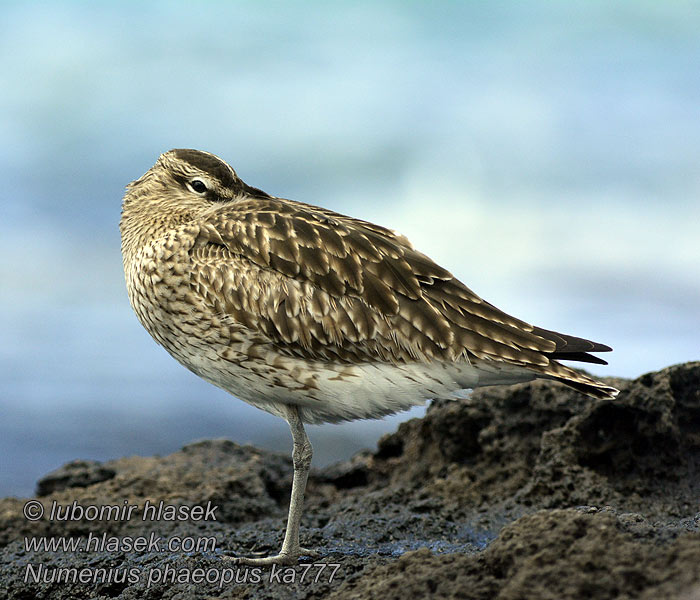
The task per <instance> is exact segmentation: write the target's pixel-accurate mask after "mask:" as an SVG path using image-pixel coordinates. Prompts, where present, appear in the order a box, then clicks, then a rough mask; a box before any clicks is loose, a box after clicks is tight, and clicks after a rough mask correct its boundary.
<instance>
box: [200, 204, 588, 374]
mask: <svg viewBox="0 0 700 600" xmlns="http://www.w3.org/2000/svg"><path fill="white" fill-rule="evenodd" d="M191 259H192V269H191V281H192V286H193V288H194V290H195V291H196V292H197V293H199V294H200V295H201V296H203V298H204V300H205V301H206V302H208V303H210V305H212V306H213V307H214V308H215V309H216V310H217V312H219V313H220V314H222V315H227V316H228V317H229V318H231V319H233V320H235V321H236V322H239V323H242V324H244V325H245V326H246V327H248V328H249V329H251V330H253V331H255V332H257V333H259V334H261V335H263V336H266V337H267V338H268V339H269V340H271V342H272V343H274V344H275V345H276V347H278V348H279V349H280V351H282V352H285V353H289V354H294V355H298V356H302V357H304V358H309V359H316V358H317V359H326V360H328V359H331V360H343V361H346V360H347V361H352V362H362V361H368V360H369V361H377V360H382V361H388V362H405V361H409V360H433V359H437V360H441V359H443V360H455V359H459V358H465V357H466V358H473V357H476V358H480V359H496V360H505V361H507V362H510V363H513V364H520V365H525V366H527V365H546V364H547V363H548V362H549V358H548V357H547V356H546V355H547V354H548V353H553V352H555V351H556V350H557V340H556V339H554V338H552V336H546V335H542V333H541V332H545V333H553V332H546V330H539V329H535V328H533V326H531V325H529V324H527V323H525V322H523V321H520V320H519V319H515V318H513V317H511V316H509V315H507V314H506V313H504V312H502V311H500V310H499V309H497V308H496V307H494V306H493V305H491V304H489V303H487V302H485V301H483V300H482V299H481V298H479V297H478V296H477V295H476V294H474V293H473V292H472V291H471V290H469V289H468V288H467V287H466V286H465V285H463V284H462V283H461V282H460V281H458V280H457V279H455V278H454V277H453V276H452V274H451V273H449V272H448V271H446V270H445V269H443V268H442V267H440V266H439V265H437V264H435V263H434V262H433V261H432V260H430V259H429V258H428V257H427V256H425V255H424V254H421V253H420V252H417V251H416V250H414V249H413V247H412V246H411V244H410V243H409V242H408V240H407V239H406V238H404V237H403V236H401V235H399V234H397V233H395V232H392V231H390V230H388V229H384V228H383V227H380V226H378V225H374V224H372V223H368V222H365V221H360V220H357V219H352V218H350V217H346V216H343V215H339V214H337V213H334V212H332V211H329V210H325V209H321V208H317V207H313V206H310V205H306V204H301V203H296V202H292V201H288V200H284V201H282V200H280V199H276V198H255V199H246V200H239V201H236V202H231V203H228V204H225V205H221V206H218V207H217V208H216V209H215V210H213V211H212V212H211V214H210V215H209V216H207V217H206V218H205V219H203V220H202V221H201V222H200V223H199V232H198V235H197V238H196V241H195V244H194V246H193V247H192V249H191ZM569 339H574V338H569ZM581 350H583V348H581Z"/></svg>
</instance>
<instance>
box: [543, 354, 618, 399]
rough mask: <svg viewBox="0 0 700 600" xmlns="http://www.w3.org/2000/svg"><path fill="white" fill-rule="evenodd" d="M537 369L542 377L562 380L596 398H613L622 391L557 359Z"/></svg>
mask: <svg viewBox="0 0 700 600" xmlns="http://www.w3.org/2000/svg"><path fill="white" fill-rule="evenodd" d="M537 370H538V371H539V372H540V373H541V375H540V377H543V378H546V379H554V380H555V381H561V383H563V384H565V385H568V386H569V387H571V388H574V389H575V390H578V391H579V392H583V393H584V394H587V395H589V396H593V397H594V398H601V399H612V398H615V397H616V396H617V395H618V394H619V392H620V390H618V389H616V388H614V387H612V386H609V385H606V384H604V383H603V382H602V381H597V380H595V379H593V378H592V377H589V376H588V375H585V374H583V373H581V372H580V371H576V370H574V369H571V368H570V367H567V366H565V365H562V364H561V363H558V362H557V361H555V360H550V361H549V364H548V365H546V366H542V367H540V368H539V369H537Z"/></svg>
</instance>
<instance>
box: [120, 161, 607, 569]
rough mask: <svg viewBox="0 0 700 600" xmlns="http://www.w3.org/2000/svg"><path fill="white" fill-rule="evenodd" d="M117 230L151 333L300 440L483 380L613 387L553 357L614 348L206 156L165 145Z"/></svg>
mask: <svg viewBox="0 0 700 600" xmlns="http://www.w3.org/2000/svg"><path fill="white" fill-rule="evenodd" d="M121 232H122V251H123V255H124V268H125V273H126V280H127V288H128V291H129V297H130V300H131V303H132V306H133V307H134V310H135V312H136V314H137V315H138V317H139V319H140V321H141V322H142V324H143V325H144V327H146V329H147V330H148V331H149V332H150V333H151V335H153V337H154V338H155V339H156V340H157V341H158V342H159V343H160V344H162V345H163V346H164V347H165V348H166V349H167V350H168V351H169V352H170V353H171V354H173V356H174V357H175V358H176V359H177V360H179V361H180V362H181V363H182V364H184V365H185V366H187V367H188V368H189V369H191V370H192V371H194V372H195V373H197V374H199V375H201V376H202V377H204V378H205V379H207V380H208V381H210V382H212V383H214V384H215V385H218V386H220V387H223V388H224V389H226V390H228V391H230V392H232V393H233V394H234V395H236V396H238V397H239V398H241V399H243V400H246V401H247V402H250V403H252V404H254V405H255V406H258V407H260V408H263V409H264V410H268V411H270V412H273V413H275V414H279V415H281V416H284V417H285V418H287V419H288V420H289V421H290V425H291V426H292V431H293V432H294V431H295V427H296V430H297V434H298V436H299V438H298V439H297V437H295V447H296V446H297V445H301V446H303V445H304V440H303V439H302V437H305V436H302V434H301V433H299V427H297V421H298V423H299V425H300V424H301V423H303V422H323V421H338V420H344V419H355V418H367V417H377V416H381V415H383V414H388V413H391V412H395V411H397V410H403V409H406V408H409V407H410V406H412V405H415V404H418V403H421V402H423V401H424V400H425V399H427V398H434V397H450V396H451V395H452V394H454V393H455V392H459V390H461V389H464V388H471V387H477V386H479V385H492V384H498V383H514V382H517V381H526V380H529V379H532V378H535V377H547V378H552V379H556V380H558V381H562V382H563V383H565V384H567V385H570V386H572V387H575V388H576V389H579V390H581V391H583V392H585V393H587V394H591V395H594V396H597V397H612V396H613V395H614V394H615V393H616V390H614V389H613V388H611V387H609V386H606V385H604V384H602V383H600V382H597V381H595V380H593V379H591V378H589V377H587V376H586V375H583V374H581V373H579V372H577V371H575V370H573V369H571V368H569V367H566V366H564V365H562V364H560V363H559V362H558V360H560V359H563V360H567V359H568V360H578V361H584V362H598V363H603V364H605V363H604V361H602V360H600V359H599V358H597V357H595V356H592V355H591V354H588V353H589V352H602V351H608V350H610V348H609V347H607V346H604V345H602V344H598V343H595V342H590V341H588V340H584V339H581V338H576V337H572V336H568V335H564V334H559V333H556V332H553V331H549V330H546V329H542V328H539V327H533V326H532V325H529V324H528V323H526V322H524V321H521V320H519V319H516V318H514V317H511V316H510V315H508V314H506V313H504V312H503V311H501V310H499V309H497V308H496V307H494V306H493V305H491V304H489V303H488V302H485V301H484V300H482V299H481V298H480V297H479V296H477V295H476V294H475V293H473V292H472V291H471V290H470V289H469V288H467V287H466V286H465V285H464V284H462V283H461V282H460V281H459V280H457V279H456V278H455V277H454V276H453V275H452V274H451V273H450V272H449V271H447V270H445V269H444V268H442V267H440V266H439V265H437V264H436V263H434V262H433V261H432V260H431V259H429V258H428V257H427V256H425V255H424V254H422V253H420V252H418V251H417V250H416V249H414V248H413V246H412V245H411V244H410V242H409V241H408V240H407V239H406V238H405V237H403V236H402V235H400V234H398V233H396V232H394V231H391V230H389V229H386V228H384V227H381V226H379V225H375V224H373V223H369V222H366V221H361V220H358V219H353V218H351V217H348V216H345V215H341V214H338V213H335V212H333V211H330V210H327V209H324V208H320V207H316V206H311V205H308V204H303V203H301V202H295V201H291V200H285V199H281V198H275V197H272V196H269V195H268V194H266V193H264V192H262V191H261V190H258V189H256V188H253V187H250V186H248V185H247V184H245V183H244V182H243V181H241V179H240V178H239V177H238V176H237V175H236V173H235V172H234V171H233V169H231V167H229V166H228V165H227V164H226V163H225V162H224V161H222V160H221V159H219V158H217V157H215V156H214V155H212V154H208V153H205V152H199V151H196V150H171V151H170V152H167V153H165V154H163V155H162V156H161V157H160V158H159V159H158V162H157V163H156V165H155V166H154V167H153V168H152V169H151V170H149V171H148V172H147V173H146V174H145V175H144V176H143V177H141V178H140V179H139V180H137V181H135V182H133V183H132V184H130V186H129V187H128V190H127V194H126V196H125V199H124V205H123V212H122V221H121ZM300 427H301V429H300V431H301V432H303V426H301V425H300ZM297 442H298V444H297ZM300 452H301V451H300ZM309 460H310V446H309ZM302 494H303V489H302ZM291 520H292V515H291V512H290V521H291ZM288 534H289V531H288ZM296 535H297V537H298V531H297V534H296ZM285 540H286V538H285ZM285 543H286V541H285ZM290 544H291V546H289V547H288V548H287V549H288V550H289V548H292V547H293V546H294V543H293V541H291V542H290ZM283 550H284V549H283ZM293 551H294V552H298V542H297V548H296V549H293ZM292 553H293V552H292ZM289 555H290V554H289V553H287V554H286V555H285V556H289ZM280 556H282V554H281V555H280ZM276 558H278V557H276Z"/></svg>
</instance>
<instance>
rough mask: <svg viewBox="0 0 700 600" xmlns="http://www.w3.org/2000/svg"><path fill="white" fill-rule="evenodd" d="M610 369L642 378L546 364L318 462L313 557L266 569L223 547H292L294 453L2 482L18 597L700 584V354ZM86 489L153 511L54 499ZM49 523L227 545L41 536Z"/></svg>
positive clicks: (623, 589)
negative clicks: (108, 512) (8, 493)
mask: <svg viewBox="0 0 700 600" xmlns="http://www.w3.org/2000/svg"><path fill="white" fill-rule="evenodd" d="M610 383H613V384H614V385H616V386H618V387H620V388H621V390H622V391H621V393H620V396H619V397H618V398H617V399H615V400H612V401H610V400H596V399H590V398H587V397H584V396H582V395H580V394H578V393H577V392H575V391H572V390H569V389H568V388H565V387H562V386H560V385H558V384H555V383H550V382H545V381H538V382H533V383H531V384H524V385H518V386H510V387H501V388H491V389H489V388H485V389H482V390H477V391H476V392H475V393H474V394H472V396H471V397H470V398H469V399H468V400H465V401H455V402H433V403H432V405H431V406H430V408H429V409H428V411H427V413H426V416H425V417H424V418H423V419H414V420H411V421H408V422H407V423H403V424H402V425H400V426H399V428H398V430H397V431H396V432H395V433H393V434H390V435H388V436H385V437H384V438H383V439H382V440H380V442H379V444H378V448H377V450H376V451H375V452H369V451H365V452H362V453H359V454H358V455H356V456H355V457H353V458H352V459H351V460H349V461H346V462H344V463H340V464H337V465H332V466H330V467H327V468H325V469H323V470H322V471H314V472H312V476H311V478H310V480H309V486H308V491H307V503H306V510H305V515H304V518H303V520H302V542H303V544H304V545H306V546H308V547H313V548H317V549H318V550H319V551H320V556H319V557H318V558H315V559H313V560H312V561H311V563H313V564H315V566H311V567H303V566H296V567H292V568H289V569H286V568H285V569H284V570H283V571H279V570H277V571H275V570H273V569H270V568H265V569H261V570H259V571H260V572H259V573H256V572H254V571H252V570H251V569H250V568H248V569H247V570H246V568H244V567H238V568H234V567H233V566H232V564H231V563H230V562H227V561H225V560H223V559H222V556H223V554H225V553H236V554H239V553H247V552H249V551H251V550H259V551H263V552H274V551H276V550H277V549H278V547H279V545H280V543H281V540H282V536H283V528H284V524H285V518H286V509H287V506H286V504H287V501H288V496H289V490H290V485H291V477H292V468H291V461H290V458H289V457H287V456H282V455H279V454H274V453H270V452H265V451H262V450H258V449H256V448H253V447H251V446H239V445H237V444H234V443H233V442H228V441H225V440H213V441H203V442H199V443H196V444H191V445H189V446H186V447H184V448H183V449H182V450H181V451H179V452H176V453H174V454H171V455H169V456H165V457H150V458H143V457H130V458H122V459H118V460H114V461H109V462H106V463H102V464H101V463H95V462H92V461H75V462H73V463H69V465H66V466H65V467H63V468H61V469H59V470H58V471H56V472H54V473H52V474H50V475H49V476H47V477H46V478H44V479H43V480H42V481H41V483H40V485H39V487H38V491H40V492H41V495H40V497H39V498H38V499H37V501H38V502H39V503H40V505H41V507H43V509H44V510H45V517H44V518H41V519H39V520H37V521H29V520H27V519H26V518H24V517H23V516H22V509H23V507H24V504H25V502H26V500H19V499H16V498H15V499H13V498H9V499H4V500H0V546H1V548H2V549H1V551H0V568H1V571H0V581H2V582H3V584H5V585H4V586H2V587H0V600H2V599H5V598H8V599H10V598H12V599H25V598H33V597H42V598H56V599H64V598H65V599H68V598H71V599H82V598H100V599H101V598H120V599H122V598H123V599H127V598H148V599H153V600H155V599H159V598H173V599H174V598H178V599H179V600H187V599H195V598H202V599H204V598H214V597H228V598H230V597H247V598H326V597H329V596H330V597H333V598H379V597H381V598H382V600H388V599H389V598H399V597H400V598H402V599H403V598H405V597H410V596H414V595H415V596H418V597H431V598H441V597H469V598H477V599H478V598H492V597H499V598H529V597H537V598H589V597H595V598H617V597H639V598H649V599H651V598H658V597H679V598H680V597H684V598H693V597H695V596H697V593H698V590H699V589H700V570H699V569H698V568H697V565H698V564H700V501H699V500H700V363H697V362H696V363H687V364H684V365H676V366H673V367H669V368H667V369H664V370H662V371H659V372H657V373H649V374H646V375H644V376H642V377H640V378H638V379H636V380H634V381H621V380H614V381H613V380H610ZM73 502H75V503H77V504H78V505H82V506H88V505H94V506H103V507H104V506H107V507H109V506H112V507H119V506H122V507H124V506H131V505H134V506H136V507H137V511H136V514H135V516H132V518H131V519H103V520H95V519H90V518H88V517H89V515H83V517H82V518H79V519H75V520H70V521H66V520H49V519H48V518H46V515H49V514H50V511H51V510H52V508H53V507H55V506H56V505H57V506H59V507H64V508H65V507H66V506H69V505H71V503H73ZM146 502H148V503H150V505H151V506H155V505H159V503H163V505H165V506H171V507H175V508H173V510H175V509H176V508H177V507H181V506H185V507H191V506H201V507H203V508H202V511H204V510H205V508H206V507H209V509H210V510H213V512H211V513H209V514H210V515H211V516H213V517H214V518H208V519H204V520H203V519H201V518H200V519H197V518H194V519H189V520H184V521H183V520H177V519H176V520H163V519H161V520H153V519H145V520H144V519H143V518H141V516H142V515H141V512H142V509H143V506H144V505H145V503H146ZM214 507H215V508H214ZM35 508H36V507H35ZM139 511H141V512H139ZM193 514H194V512H193ZM40 536H55V537H58V536H64V537H65V536H73V537H74V538H75V539H77V540H79V541H82V542H83V543H85V542H86V540H88V539H93V540H94V539H96V538H99V539H103V538H104V539H113V540H116V541H117V542H119V541H120V540H121V541H123V540H126V539H132V540H133V539H137V538H139V537H141V536H143V537H144V538H147V537H149V536H156V537H157V538H160V540H161V541H162V540H164V541H166V542H167V541H168V540H173V539H176V538H177V539H179V540H183V539H187V540H192V541H193V543H194V542H196V541H197V540H202V539H204V540H206V539H214V540H215V542H216V547H215V548H213V547H211V546H209V547H204V548H203V547H201V546H200V547H199V548H190V549H189V550H188V549H185V550H183V549H182V548H177V549H169V550H167V551H161V550H160V549H158V550H156V549H153V548H149V547H147V548H145V549H143V551H133V550H129V549H124V548H110V547H101V548H96V547H90V548H89V549H88V550H87V551H84V550H83V551H80V552H63V551H61V552H58V551H56V550H53V551H42V550H37V549H28V548H25V537H26V538H28V539H35V540H36V539H39V538H40ZM88 536H91V537H88ZM336 565H337V566H336ZM41 569H43V570H41ZM61 569H63V570H61ZM81 569H82V571H81ZM79 576H82V577H84V578H90V577H92V579H89V581H88V580H87V579H86V581H85V582H83V583H81V582H80V580H78V577H79ZM200 576H201V577H200ZM60 577H63V579H60V580H58V579H57V578H60ZM207 577H208V579H207ZM37 578H38V581H37ZM74 579H75V581H74Z"/></svg>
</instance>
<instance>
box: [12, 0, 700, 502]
mask: <svg viewBox="0 0 700 600" xmlns="http://www.w3.org/2000/svg"><path fill="white" fill-rule="evenodd" d="M0 11H1V14H2V36H0V59H1V60H0V136H1V139H2V143H1V144H0V181H1V182H2V199H1V201H0V257H2V258H1V262H0V332H1V333H0V336H1V339H2V343H1V344H0V495H3V496H5V495H31V494H32V493H33V489H34V484H35V482H36V480H37V479H38V478H39V477H41V476H42V475H43V474H45V473H46V472H48V471H50V470H52V469H54V468H57V467H58V466H60V465H61V464H63V463H64V462H66V461H69V460H73V459H76V458H83V459H97V460H107V459H112V458H118V457H121V456H124V455H133V454H138V455H150V454H154V453H158V454H166V453H169V452H172V451H175V450H177V449H178V448H180V447H181V446H182V445H184V444H185V443H188V442H191V441H193V440H196V439H200V438H209V437H229V438H231V439H233V440H235V441H237V442H240V443H244V442H252V443H254V444H258V445H261V446H264V447H267V448H271V449H274V450H280V451H284V452H287V451H288V450H289V449H290V448H291V440H290V435H289V431H288V428H287V425H286V424H285V423H284V422H283V421H282V420H281V419H279V418H276V417H273V416H271V415H267V414H266V413H263V412H261V411H259V410H257V409H254V408H252V407H249V406H248V405H246V404H245V403H243V402H240V401H238V400H235V399H234V398H232V397H231V396H229V395H228V394H227V393H225V392H223V391H221V390H218V389H216V388H214V387H212V386H210V385H209V384H207V383H205V382H203V381H201V380H199V379H198V378H197V377H196V376H195V375H193V374H191V373H190V372H188V371H187V370H185V369H184V368H182V367H181V366H180V365H179V364H177V363H176V362H175V361H174V360H173V359H172V358H170V356H169V355H168V354H167V353H166V352H165V351H164V350H163V349H161V348H160V347H159V346H157V345H156V344H155V342H153V341H152V340H151V338H150V337H149V336H148V334H147V333H146V332H145V331H144V329H143V328H142V327H141V325H140V324H139V323H138V322H137V320H136V317H135V316H134V315H133V314H132V311H131V308H130V307H129V302H128V299H127V296H126V291H125V287H124V281H123V274H122V265H121V255H120V247H119V245H120V241H119V231H118V222H119V212H120V203H121V197H122V194H123V190H124V186H125V185H126V184H127V183H128V182H129V181H130V180H132V179H135V178H137V177H139V176H140V175H141V174H142V173H143V172H145V171H146V170H147V169H148V168H150V166H151V165H152V164H153V163H154V162H155V160H156V159H157V157H158V155H159V154H160V153H161V152H163V151H165V150H168V149H170V148H173V147H193V148H199V149H203V150H208V151H211V152H214V153H216V154H218V155H219V156H221V157H222V158H224V159H226V160H227V161H228V162H230V163H231V164H232V165H233V166H234V168H235V169H236V170H237V172H238V173H239V175H241V177H242V178H243V179H244V180H245V181H246V182H248V183H249V184H251V185H254V186H256V187H260V188H262V189H264V190H265V191H267V192H269V193H272V194H274V195H279V196H283V197H288V198H293V199H297V200H303V201H305V202H309V203H313V204H322V205H323V206H327V207H329V208H332V209H334V210H336V211H340V212H344V213H349V214H352V215H353V216H357V217H361V218H363V219H368V220H371V221H374V222H377V223H380V224H383V225H386V226H389V227H392V228H394V229H398V230H399V231H401V232H402V233H404V234H406V235H407V236H408V237H409V239H411V240H412V241H413V243H414V245H415V246H416V247H417V248H418V249H420V250H422V251H423V252H425V253H426V254H428V255H429V256H431V257H432V258H433V259H435V260H436V261H437V262H439V263H440V264H442V265H443V266H445V267H447V268H449V269H450V270H452V271H453V272H454V273H455V275H457V276H458V277H459V278H460V279H462V280H463V281H464V282H465V283H466V284H467V285H468V286H469V287H471V288H472V289H474V290H475V291H476V292H477V293H478V294H480V295H481V296H483V297H484V298H485V299H487V300H488V301H490V302H492V303H493V304H495V305H496V306H499V307H500V308H502V309H504V310H506V311H507V312H510V313H511V314H514V315H516V316H518V317H521V318H523V319H526V320H529V321H530V322H533V323H535V324H538V325H540V326H543V327H546V328H549V329H555V330H560V331H564V332H567V333H571V334H576V335H580V336H583V337H588V338H591V339H594V340H598V341H601V342H605V343H607V344H610V345H611V346H613V347H614V349H615V352H614V353H612V354H610V355H608V356H606V357H605V358H607V359H609V362H610V365H609V366H608V367H599V366H595V365H594V366H592V367H591V369H590V370H591V371H592V372H593V373H595V374H596V375H616V376H623V377H636V376H638V375H640V374H642V373H644V372H647V371H650V370H655V369H660V368H662V367H665V366H668V365H671V364H673V363H678V362H683V361H688V360H693V359H695V360H697V359H698V358H700V340H699V337H700V336H699V334H700V311H699V305H700V275H699V267H700V71H699V70H698V65H700V35H698V32H699V31H700V6H699V5H698V3H696V2H683V1H679V2H657V1H652V0H648V1H645V0H636V1H635V2H627V1H606V2H603V1H583V0H581V1H572V2H565V3H550V2H545V1H527V2H514V1H512V2H488V3H487V2H444V3H433V2H398V1H397V2H338V3H335V2H334V3H330V2H329V3H326V2H289V3H283V2H275V3H267V2H252V1H251V2H237V3H232V2H198V3H185V2H149V3H137V2H133V1H129V2H118V3H117V2H113V3H102V2H99V3H98V2H95V3H87V2H52V3H47V2H42V3H38V2H3V3H2V7H1V8H0ZM423 410H424V409H422V408H418V409H414V410H413V411H411V412H410V413H408V414H407V413H404V414H400V415H397V416H394V417H391V418H387V419H384V420H382V421H364V422H356V423H350V424H345V425H325V426H314V427H310V428H309V429H310V436H311V438H312V441H313V442H314V446H315V456H314V464H315V465H317V466H320V465H323V464H327V463H329V462H332V461H335V460H338V459H341V458H345V457H348V456H350V455H351V454H352V453H353V452H355V451H356V450H358V449H359V448H362V447H373V445H374V444H375V442H376V440H377V438H378V437H379V436H380V435H381V434H382V433H384V432H387V431H391V430H393V429H394V428H395V427H396V425H397V423H398V422H400V421H403V420H406V419H407V418H409V417H410V416H416V415H420V414H422V412H423Z"/></svg>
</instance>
